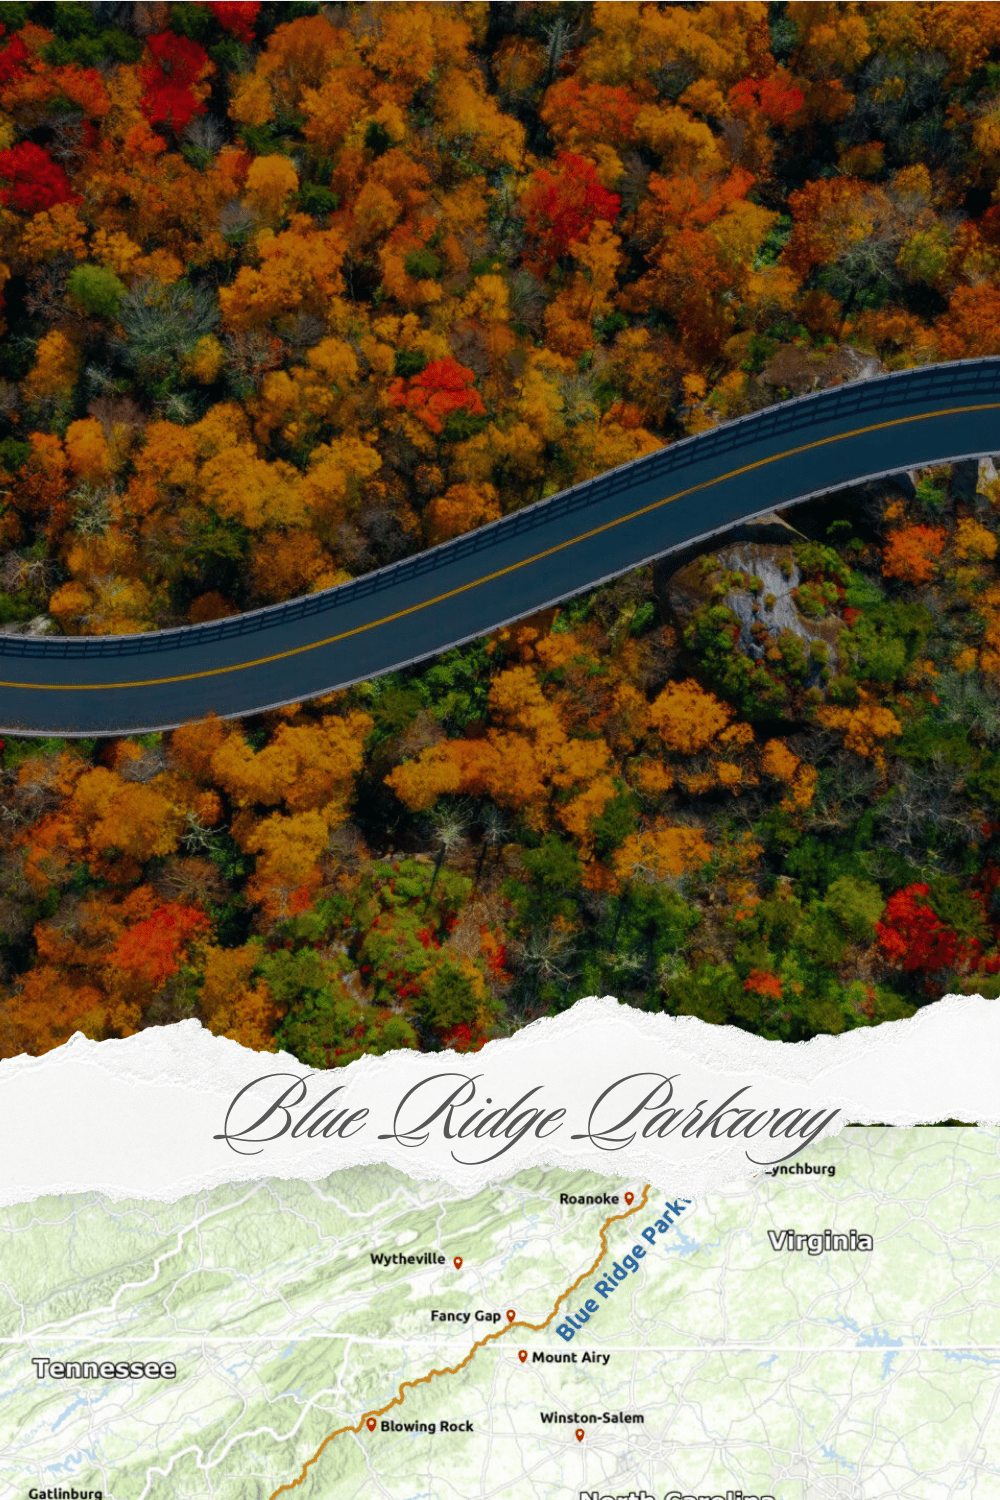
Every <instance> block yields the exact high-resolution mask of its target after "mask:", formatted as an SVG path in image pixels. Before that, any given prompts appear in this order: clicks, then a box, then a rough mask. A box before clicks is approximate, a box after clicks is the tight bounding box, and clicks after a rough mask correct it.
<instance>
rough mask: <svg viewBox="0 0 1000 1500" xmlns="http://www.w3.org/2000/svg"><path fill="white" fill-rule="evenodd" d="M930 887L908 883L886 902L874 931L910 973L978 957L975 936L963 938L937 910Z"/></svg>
mask: <svg viewBox="0 0 1000 1500" xmlns="http://www.w3.org/2000/svg"><path fill="white" fill-rule="evenodd" d="M929 897H930V887H929V886H926V885H908V886H904V888H903V889H902V890H900V891H897V892H896V893H895V895H893V896H890V897H889V900H888V902H887V903H886V908H885V912H884V913H883V917H882V921H881V922H879V923H877V924H876V928H875V931H876V933H877V934H878V940H879V943H880V945H881V948H882V952H883V953H884V954H885V956H886V958H887V959H889V960H890V962H891V963H895V964H900V965H901V966H902V968H903V969H904V970H905V971H906V972H907V973H909V974H912V973H914V972H916V971H919V970H923V969H954V968H956V967H957V966H959V965H962V964H973V963H975V962H976V960H977V959H978V957H979V954H980V951H981V949H980V944H979V941H978V939H976V938H962V937H959V935H958V933H957V932H953V931H952V929H951V928H950V927H948V926H946V925H945V923H944V922H942V921H941V918H940V917H939V916H938V915H937V913H936V912H935V911H934V909H933V907H932V906H931V903H930V900H929Z"/></svg>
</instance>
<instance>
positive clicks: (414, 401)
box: [388, 358, 486, 433]
mask: <svg viewBox="0 0 1000 1500" xmlns="http://www.w3.org/2000/svg"><path fill="white" fill-rule="evenodd" d="M475 379H476V377H475V373H474V372H473V371H472V370H470V369H468V368H467V366H465V365H460V364H459V363H458V362H457V360H454V359H451V358H448V359H435V360H432V361H431V363H430V364H429V365H427V366H426V367H425V368H424V369H423V370H421V371H420V373H419V375H411V376H410V377H409V379H408V380H404V379H402V378H400V379H397V380H394V381H393V382H392V383H391V385H390V386H389V393H388V394H389V400H390V402H391V403H392V405H393V406H395V407H399V408H405V410H407V411H410V412H412V413H413V415H414V416H415V417H417V418H418V419H419V420H420V421H421V422H423V424H424V426H425V427H429V428H430V430H431V432H436V433H441V432H443V431H444V424H445V422H446V421H447V420H448V418H449V417H450V416H451V415H452V414H453V413H455V412H465V413H467V415H468V416H470V417H482V416H485V414H486V407H485V406H484V405H483V398H482V397H481V396H480V394H479V392H478V391H477V390H476V387H475Z"/></svg>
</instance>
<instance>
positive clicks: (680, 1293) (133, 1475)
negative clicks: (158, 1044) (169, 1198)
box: [0, 1127, 1000, 1500]
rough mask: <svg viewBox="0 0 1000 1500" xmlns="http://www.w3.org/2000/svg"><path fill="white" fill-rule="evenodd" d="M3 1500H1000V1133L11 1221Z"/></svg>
mask: <svg viewBox="0 0 1000 1500" xmlns="http://www.w3.org/2000/svg"><path fill="white" fill-rule="evenodd" d="M0 1227H2V1236H0V1245H2V1249H0V1339H2V1342H0V1475H2V1476H4V1477H3V1478H0V1497H2V1500H8V1497H10V1500H14V1497H17V1500H39V1497H48V1500H64V1497H77V1500H79V1497H81V1496H82V1497H88V1500H96V1497H101V1500H107V1497H109V1500H161V1497H163V1500H166V1497H172V1500H272V1497H277V1496H279V1495H285V1494H290V1495H294V1496H296V1497H298V1500H319V1497H321V1496H322V1497H330V1496H336V1497H338V1500H341V1497H343V1500H350V1497H354V1496H358V1497H360V1496H362V1495H365V1496H369V1495H376V1496H380V1497H386V1500H418V1497H433V1500H472V1497H482V1500H486V1497H491V1500H492V1497H508V1496H509V1497H515V1496H516V1497H518V1500H525V1497H532V1500H535V1497H537V1500H549V1497H551V1500H555V1497H566V1496H572V1497H573V1500H577V1497H580V1500H584V1497H586V1500H603V1497H607V1496H614V1497H631V1500H652V1497H656V1500H661V1497H664V1496H668V1497H670V1500H679V1497H688V1496H701V1497H704V1496H721V1497H725V1500H741V1497H742V1500H751V1497H754V1496H773V1497H774V1500H805V1497H807V1496H808V1497H809V1500H827V1497H829V1500H834V1497H836V1500H840V1497H844V1500H846V1497H849V1496H850V1497H863V1500H881V1497H886V1500H888V1497H890V1496H892V1497H894V1500H899V1497H912V1500H934V1497H937V1496H941V1497H942V1500H943V1497H946V1496H947V1497H957V1496H961V1497H973V1500H988V1497H996V1496H997V1495H1000V1414H998V1409H997V1408H998V1405H1000V1383H998V1379H997V1377H998V1373H1000V1268H998V1263H997V1254H998V1248H1000V1132H998V1131H996V1130H993V1129H972V1128H945V1127H940V1128H938V1127H932V1128H917V1129H910V1130H902V1129H892V1128H885V1127H866V1128H851V1129H848V1130H846V1131H844V1132H843V1133H842V1134H841V1135H840V1136H838V1137H835V1138H831V1139H828V1140H826V1141H824V1142H822V1143H821V1144H820V1145H819V1146H817V1147H816V1148H814V1149H813V1150H812V1151H811V1152H805V1153H802V1154H801V1155H800V1156H799V1157H797V1158H795V1159H794V1160H793V1161H792V1162H790V1163H789V1164H788V1165H787V1167H786V1168H784V1169H782V1168H779V1169H777V1170H776V1172H774V1173H773V1174H772V1172H768V1171H761V1172H758V1174H757V1175H756V1176H755V1177H754V1178H752V1179H749V1178H748V1180H747V1181H746V1182H745V1183H742V1184H739V1185H738V1186H735V1187H733V1188H731V1189H729V1190H727V1191H725V1192H721V1193H716V1194H713V1195H711V1196H709V1197H703V1198H700V1199H694V1200H692V1199H689V1198H687V1197H684V1196H681V1195H680V1194H678V1193H677V1192H676V1191H674V1190H672V1189H671V1187H670V1184H669V1183H664V1184H660V1185H652V1184H647V1183H643V1182H625V1181H621V1180H617V1179H609V1178H603V1177H597V1176H595V1175H593V1174H590V1173H572V1174H571V1173H566V1172H552V1171H542V1170H532V1171H525V1172H522V1173H521V1174H520V1175H519V1176H517V1177H514V1178H512V1179H510V1180H508V1181H507V1182H505V1183H503V1184H501V1185H499V1186H495V1187H492V1188H490V1189H489V1190H487V1191H483V1192H481V1193H479V1194H477V1195H475V1196H471V1197H469V1196H465V1197H463V1196H462V1194H461V1193H460V1192H459V1191H458V1190H457V1189H453V1188H450V1187H443V1186H442V1185H441V1184H439V1183H420V1182H415V1181H413V1180H410V1179H408V1178H407V1177H405V1176H404V1175H403V1174H402V1173H400V1172H398V1171H396V1170H394V1169H392V1168H389V1167H382V1168H366V1169H363V1170H362V1169H357V1168H355V1169H350V1170H346V1171H342V1172H339V1173H336V1174H334V1175H332V1176H330V1177H328V1178H327V1179H326V1180H324V1181H321V1182H317V1183H303V1182H286V1181H275V1180H263V1181H260V1182H258V1183H253V1184H241V1185H239V1186H233V1187H228V1188H216V1189H213V1190H212V1191H208V1192H204V1193H201V1194H197V1195H194V1196H192V1197H189V1198H186V1199H182V1200H180V1201H178V1202H176V1203H172V1204H166V1203H162V1202H155V1201H152V1200H146V1201H139V1200H132V1201H128V1202H118V1203H116V1202H111V1201H109V1200H107V1199H104V1198H101V1197H99V1196H98V1195H96V1194H87V1195H81V1196H79V1197H63V1198H48V1199H44V1198H43V1199H38V1200H36V1201H35V1202H33V1203H30V1204H22V1205H19V1206H16V1207H13V1208H9V1209H5V1210H3V1211H2V1213H0Z"/></svg>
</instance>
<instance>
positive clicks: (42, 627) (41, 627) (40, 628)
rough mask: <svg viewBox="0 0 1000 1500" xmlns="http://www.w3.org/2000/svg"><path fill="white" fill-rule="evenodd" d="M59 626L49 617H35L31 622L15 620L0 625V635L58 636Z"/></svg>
mask: <svg viewBox="0 0 1000 1500" xmlns="http://www.w3.org/2000/svg"><path fill="white" fill-rule="evenodd" d="M58 634H59V626H58V625H57V624H56V622H55V620H53V618H52V616H51V615H35V616H34V618H33V619H31V620H16V621H15V622H14V623H13V624H12V625H0V635H58Z"/></svg>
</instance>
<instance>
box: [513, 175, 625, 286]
mask: <svg viewBox="0 0 1000 1500" xmlns="http://www.w3.org/2000/svg"><path fill="white" fill-rule="evenodd" d="M620 207H621V199H620V198H619V196H618V194H617V193H611V192H609V191H608V189H607V188H606V187H605V186H604V184H603V183H602V182H601V181H600V180H599V179H598V176H597V173H596V171H595V170H594V166H593V163H592V162H589V161H587V159H586V157H583V156H577V155H575V153H574V152H572V151H560V153H559V155H558V156H557V157H556V167H555V171H554V172H550V171H549V170H548V168H547V167H539V168H538V170H537V172H533V173H532V176H531V180H530V182H529V183H528V186H527V188H526V189H525V192H524V195H523V197H522V198H521V211H522V213H523V214H524V224H525V229H526V231H527V234H528V238H529V240H531V241H532V242H533V248H534V259H535V262H536V264H537V265H538V267H539V269H540V270H541V271H542V273H543V274H546V273H547V272H548V271H549V270H551V268H552V266H554V265H555V263H556V261H557V260H558V259H559V257H560V256H561V255H565V254H566V252H567V250H568V249H569V247H570V245H572V244H573V243H574V241H576V240H585V239H586V238H587V236H588V234H589V233H590V231H591V230H592V229H593V227H594V225H595V224H596V223H597V220H598V219H606V220H607V222H608V223H609V224H613V223H614V221H615V219H617V217H618V210H619V208H620Z"/></svg>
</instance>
